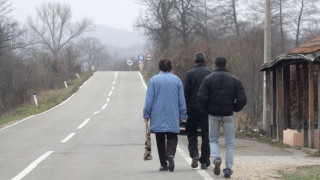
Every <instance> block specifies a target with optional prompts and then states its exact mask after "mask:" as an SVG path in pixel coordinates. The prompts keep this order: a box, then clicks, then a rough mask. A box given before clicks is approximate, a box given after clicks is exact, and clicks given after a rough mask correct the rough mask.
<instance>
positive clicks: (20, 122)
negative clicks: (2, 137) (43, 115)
mask: <svg viewBox="0 0 320 180" xmlns="http://www.w3.org/2000/svg"><path fill="white" fill-rule="evenodd" d="M34 116H35V115H32V116H29V117H27V118H25V119H22V120H21V121H19V122H16V123H14V124H11V125H9V126H7V127H4V128H2V129H0V131H2V130H4V129H7V128H9V127H11V126H14V125H17V124H19V123H22V122H23V121H26V120H28V119H30V118H32V117H34Z"/></svg>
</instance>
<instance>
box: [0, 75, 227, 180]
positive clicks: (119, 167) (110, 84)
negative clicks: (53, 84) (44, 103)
mask: <svg viewBox="0 0 320 180" xmlns="http://www.w3.org/2000/svg"><path fill="white" fill-rule="evenodd" d="M145 94H146V88H145V85H144V84H143V82H142V79H141V76H140V74H139V73H138V72H97V73H95V74H94V76H93V77H92V78H90V79H89V80H88V81H87V82H86V83H85V84H84V85H83V86H82V87H81V88H80V90H79V91H78V92H77V93H75V94H74V95H73V96H72V97H71V98H69V99H68V100H67V101H65V102H64V103H63V104H61V105H59V106H57V107H55V108H54V109H52V110H49V111H47V112H45V113H42V114H39V115H36V116H33V117H30V118H27V119H25V120H22V121H20V122H18V123H17V124H14V125H12V126H9V127H6V128H3V129H1V130H0V180H6V179H15V180H16V179H30V180H31V179H32V180H37V179H39V180H40V179H41V180H44V179H45V180H58V179H59V180H61V179H68V180H80V179H90V180H91V179H106V180H113V179H115V180H118V179H119V180H121V179H123V180H128V179H135V180H144V179H146V180H151V179H152V180H160V179H163V180H168V179H177V180H178V179H183V180H189V179H190V180H194V179H213V177H214V175H213V172H212V168H211V167H210V168H209V169H208V170H200V169H192V168H191V167H190V161H191V159H190V158H189V157H188V154H187V152H188V151H187V145H186V141H185V140H183V139H184V138H183V137H181V136H180V137H179V143H178V144H179V145H178V148H177V150H178V152H177V154H176V158H175V164H176V168H175V171H174V172H159V171H158V169H159V167H160V163H159V159H158V154H157V148H156V145H155V138H154V135H152V155H153V158H154V159H153V160H151V161H143V153H144V133H145V129H144V128H145V124H144V121H143V119H142V109H143V105H144V99H145ZM214 178H216V177H214ZM220 178H221V177H219V179H220ZM216 179H217V178H216Z"/></svg>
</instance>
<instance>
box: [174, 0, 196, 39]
mask: <svg viewBox="0 0 320 180" xmlns="http://www.w3.org/2000/svg"><path fill="white" fill-rule="evenodd" d="M174 2H175V4H174V7H175V23H174V25H173V26H174V28H175V30H177V32H178V33H179V34H180V35H181V36H182V40H183V42H187V41H188V40H189V39H190V35H191V34H193V33H194V32H195V31H196V29H197V27H198V26H199V25H198V23H197V19H199V18H197V16H198V15H199V14H200V12H199V9H198V8H197V7H198V5H199V4H200V3H199V2H198V0H174Z"/></svg>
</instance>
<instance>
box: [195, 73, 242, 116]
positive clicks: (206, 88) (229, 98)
mask: <svg viewBox="0 0 320 180" xmlns="http://www.w3.org/2000/svg"><path fill="white" fill-rule="evenodd" d="M198 101H199V103H200V108H201V109H203V110H205V111H207V112H208V113H209V114H210V115H212V116H231V115H232V114H233V112H239V111H241V110H242V109H243V107H244V106H245V105H246V103H247V97H246V94H245V91H244V88H243V87H242V84H241V82H240V80H239V79H238V78H237V77H235V76H234V75H232V74H230V73H229V72H228V71H227V70H226V69H217V70H216V71H215V72H214V73H212V74H210V75H209V76H207V77H206V78H205V79H204V80H203V82H202V84H201V86H200V89H199V92H198Z"/></svg>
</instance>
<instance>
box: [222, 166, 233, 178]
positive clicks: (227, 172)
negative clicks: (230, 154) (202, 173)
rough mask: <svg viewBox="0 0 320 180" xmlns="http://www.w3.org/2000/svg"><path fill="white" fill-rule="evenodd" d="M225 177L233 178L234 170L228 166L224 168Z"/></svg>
mask: <svg viewBox="0 0 320 180" xmlns="http://www.w3.org/2000/svg"><path fill="white" fill-rule="evenodd" d="M223 173H224V175H223V177H224V178H226V179H230V178H231V174H232V170H231V169H229V168H226V169H224V170H223Z"/></svg>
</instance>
